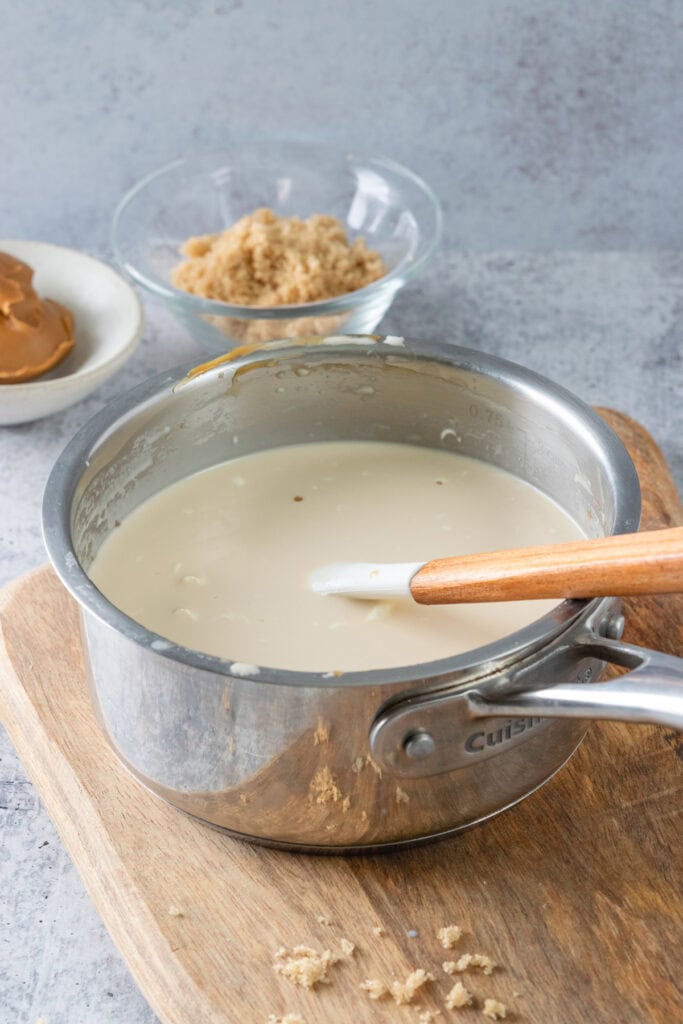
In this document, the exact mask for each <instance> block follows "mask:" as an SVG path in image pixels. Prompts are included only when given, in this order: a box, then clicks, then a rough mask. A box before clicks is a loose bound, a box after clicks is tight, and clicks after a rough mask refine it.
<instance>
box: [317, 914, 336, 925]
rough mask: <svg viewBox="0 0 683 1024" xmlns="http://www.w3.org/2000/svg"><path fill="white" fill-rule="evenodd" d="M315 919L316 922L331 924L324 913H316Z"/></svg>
mask: <svg viewBox="0 0 683 1024" xmlns="http://www.w3.org/2000/svg"><path fill="white" fill-rule="evenodd" d="M317 921H318V924H332V922H331V921H330V919H329V917H327V916H326V915H325V914H318V917H317Z"/></svg>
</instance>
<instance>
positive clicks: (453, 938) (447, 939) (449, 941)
mask: <svg viewBox="0 0 683 1024" xmlns="http://www.w3.org/2000/svg"><path fill="white" fill-rule="evenodd" d="M461 936H462V928H461V927H460V926H459V925H457V924H449V925H446V927H445V928H439V930H438V932H437V933H436V937H437V939H438V940H439V942H440V943H441V945H442V946H443V948H444V949H453V946H454V945H455V944H456V942H458V940H459V939H460V937H461Z"/></svg>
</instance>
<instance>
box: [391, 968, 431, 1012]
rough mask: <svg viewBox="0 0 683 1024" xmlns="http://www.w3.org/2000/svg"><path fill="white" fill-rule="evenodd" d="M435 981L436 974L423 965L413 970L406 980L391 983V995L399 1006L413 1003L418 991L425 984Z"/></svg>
mask: <svg viewBox="0 0 683 1024" xmlns="http://www.w3.org/2000/svg"><path fill="white" fill-rule="evenodd" d="M430 981H434V975H433V974H430V973H429V971H425V970H424V969H423V968H422V967H418V968H417V969H416V970H414V971H411V973H410V974H409V975H408V977H407V978H406V980H405V981H394V982H392V984H391V990H390V991H391V995H392V997H393V1000H394V1002H395V1003H396V1004H397V1005H398V1006H403V1005H405V1004H406V1003H412V1001H413V999H414V998H415V996H416V995H417V993H418V991H419V990H420V989H421V988H422V986H423V985H426V984H427V983H428V982H430Z"/></svg>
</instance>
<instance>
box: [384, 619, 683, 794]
mask: <svg viewBox="0 0 683 1024" xmlns="http://www.w3.org/2000/svg"><path fill="white" fill-rule="evenodd" d="M605 662H611V663H612V664H616V665H622V666H625V667H626V668H629V669H631V671H630V672H627V673H626V674H625V675H622V676H620V677H619V678H618V679H613V680H610V681H609V682H605V683H591V682H588V680H589V679H591V678H593V676H594V674H595V673H596V672H599V671H600V668H601V666H602V665H603V664H604V663H605ZM548 678H551V679H552V678H560V679H562V678H564V679H566V680H567V682H562V683H558V684H557V685H556V686H548V687H545V688H544V689H534V688H533V687H534V683H536V682H538V681H539V680H541V679H548ZM560 718H565V719H566V718H573V719H582V720H584V721H587V720H591V719H611V720H616V721H626V722H649V723H652V724H654V725H664V726H668V727H670V728H674V729H683V658H674V657H672V656H671V655H668V654H661V653H660V652H658V651H651V650H648V649H647V648H644V647H636V646H634V645H633V644H626V643H622V642H621V641H619V640H616V639H608V638H606V637H602V636H598V635H596V634H595V633H594V632H592V631H589V632H585V633H580V634H579V635H578V636H575V637H573V638H572V640H571V642H569V643H567V644H563V645H561V646H559V647H556V648H554V649H552V650H551V651H550V652H549V653H548V654H547V655H546V656H545V657H541V658H538V657H535V658H531V659H529V660H528V661H527V662H526V663H524V664H522V665H520V666H519V667H518V668H514V667H513V668H512V669H511V670H509V671H508V672H506V673H503V674H501V675H500V676H498V677H497V678H495V677H494V678H493V679H491V677H488V678H487V679H484V680H482V681H481V682H479V683H477V682H474V683H472V685H471V687H470V688H467V686H462V687H459V688H455V689H448V690H441V691H437V692H432V693H426V694H413V695H411V696H410V697H407V698H404V699H403V700H399V701H398V702H397V703H395V704H389V705H387V706H385V707H384V708H382V710H381V711H380V713H379V714H378V716H377V718H376V719H375V721H374V722H373V725H372V728H371V730H370V748H371V750H372V756H373V757H374V759H375V761H377V763H378V764H380V765H382V766H383V767H385V768H387V769H388V770H389V771H391V772H392V773H394V774H396V775H403V776H406V777H411V778H420V777H423V776H429V775H436V774H439V773H440V772H448V771H453V770H455V769H457V768H465V767H468V766H469V765H472V764H474V763H475V762H477V761H485V760H488V759H489V758H491V757H497V756H499V755H500V754H503V753H504V752H505V751H506V750H511V749H512V748H514V747H516V746H518V745H519V744H522V743H526V742H527V740H528V739H529V738H530V736H531V735H538V734H540V733H541V732H544V731H545V730H546V729H548V730H552V728H553V725H552V722H553V719H555V720H556V719H560ZM482 719H484V720H486V725H485V726H483V725H482V724H481V722H482Z"/></svg>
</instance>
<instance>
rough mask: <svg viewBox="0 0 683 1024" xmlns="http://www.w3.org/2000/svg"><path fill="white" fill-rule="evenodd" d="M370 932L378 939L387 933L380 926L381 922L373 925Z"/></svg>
mask: <svg viewBox="0 0 683 1024" xmlns="http://www.w3.org/2000/svg"><path fill="white" fill-rule="evenodd" d="M372 934H373V935H376V936H377V938H378V939H381V938H383V937H384V936H385V935H386V934H387V933H386V931H385V930H384V928H382V925H381V924H378V925H375V927H374V928H373V929H372Z"/></svg>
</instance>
